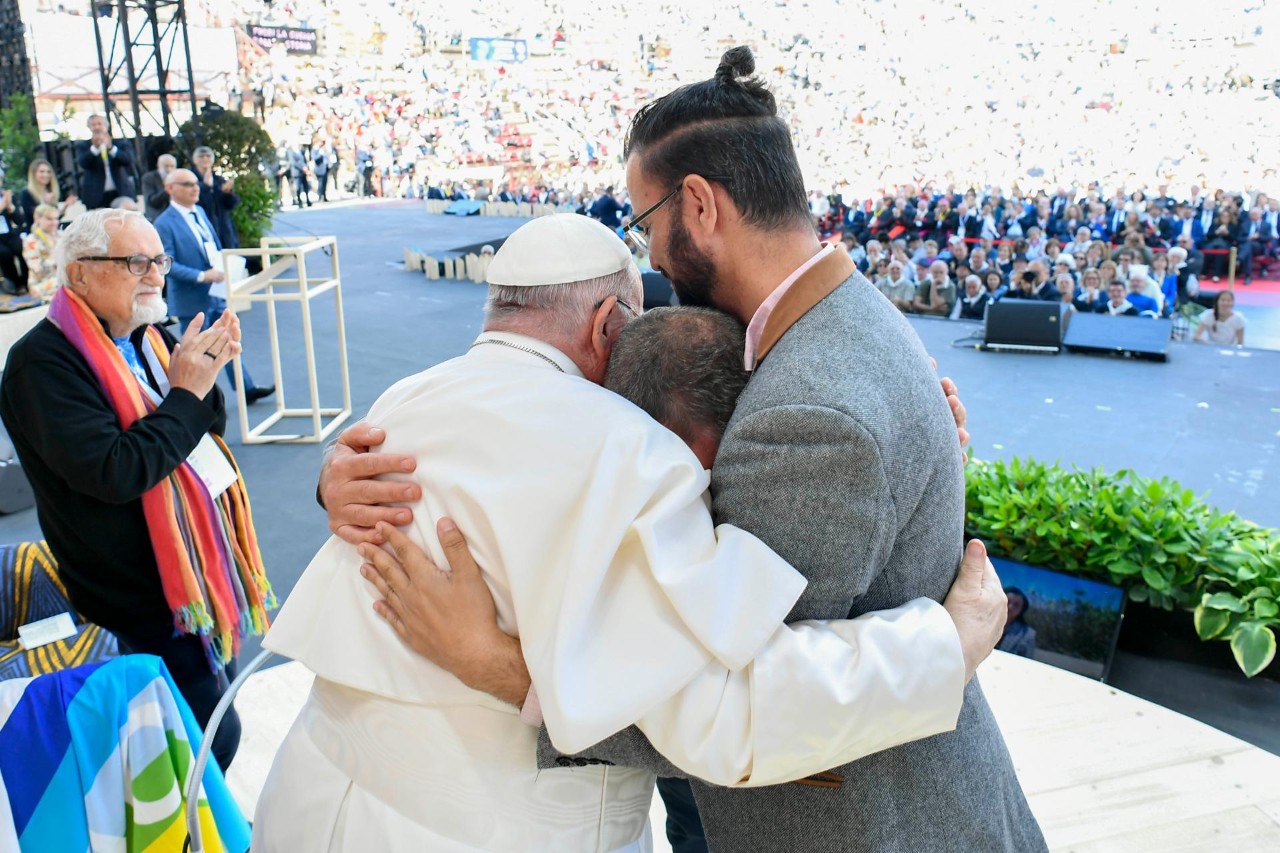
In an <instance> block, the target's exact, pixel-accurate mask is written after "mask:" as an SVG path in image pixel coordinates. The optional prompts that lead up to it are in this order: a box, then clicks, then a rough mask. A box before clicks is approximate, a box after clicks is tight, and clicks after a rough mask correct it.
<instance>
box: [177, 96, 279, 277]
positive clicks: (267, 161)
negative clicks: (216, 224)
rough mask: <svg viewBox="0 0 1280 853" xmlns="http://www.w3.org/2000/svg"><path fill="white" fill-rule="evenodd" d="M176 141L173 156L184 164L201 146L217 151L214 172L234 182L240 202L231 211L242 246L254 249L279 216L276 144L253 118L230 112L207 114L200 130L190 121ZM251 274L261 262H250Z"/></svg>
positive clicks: (200, 124) (252, 260)
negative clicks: (275, 183) (273, 171)
mask: <svg viewBox="0 0 1280 853" xmlns="http://www.w3.org/2000/svg"><path fill="white" fill-rule="evenodd" d="M178 134H179V135H178V136H177V137H176V138H175V139H174V141H173V147H174V153H175V154H177V155H178V156H179V157H180V158H182V159H183V160H184V161H185V162H190V161H191V152H192V151H194V150H195V149H196V148H198V147H199V146H201V145H208V146H209V147H210V148H212V149H213V151H214V157H215V159H214V164H213V168H214V171H215V172H217V173H218V174H221V175H226V176H227V177H230V178H235V191H236V194H237V195H238V196H240V203H239V204H238V205H236V206H235V208H233V209H232V211H231V222H232V224H234V225H235V228H236V235H237V236H238V237H239V238H240V245H241V246H244V247H246V248H256V247H257V246H258V245H259V243H260V241H261V240H262V237H263V235H264V234H266V232H267V229H268V228H270V227H271V220H272V217H273V216H274V215H275V212H276V193H275V187H274V183H273V181H272V180H271V177H270V175H271V173H272V170H273V169H274V166H275V161H276V147H275V143H273V142H272V141H271V137H270V136H269V135H268V134H267V132H266V131H265V130H263V129H262V127H261V126H260V125H259V124H258V123H257V122H256V121H254V120H253V119H251V118H249V117H247V116H242V115H240V114H239V113H236V112H228V111H226V110H220V109H219V110H205V111H204V112H203V113H201V115H200V123H199V127H198V129H197V128H196V127H193V125H192V123H191V122H190V121H187V122H185V123H184V124H183V125H182V127H181V128H179V129H178ZM248 260H249V261H250V271H253V267H254V266H255V265H257V266H259V267H260V265H261V261H260V259H259V258H249V259H248Z"/></svg>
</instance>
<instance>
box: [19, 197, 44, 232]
mask: <svg viewBox="0 0 1280 853" xmlns="http://www.w3.org/2000/svg"><path fill="white" fill-rule="evenodd" d="M13 206H14V207H16V208H17V210H18V218H19V220H20V222H19V223H18V225H19V228H18V230H20V231H24V232H25V231H30V230H31V226H32V224H34V223H35V221H36V208H37V207H39V206H40V202H39V201H38V200H37V199H36V197H35V196H34V195H33V194H32V192H31V188H30V187H23V188H22V192H20V193H18V194H17V195H16V196H14V200H13Z"/></svg>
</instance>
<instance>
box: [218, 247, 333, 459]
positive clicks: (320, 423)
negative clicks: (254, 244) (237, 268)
mask: <svg viewBox="0 0 1280 853" xmlns="http://www.w3.org/2000/svg"><path fill="white" fill-rule="evenodd" d="M318 252H323V253H324V254H325V255H327V256H328V258H329V264H328V267H329V274H328V275H327V276H322V277H311V276H309V275H308V274H307V258H308V257H309V256H310V257H314V256H315V255H316V253H318ZM233 255H238V256H241V257H246V258H247V257H259V258H262V265H263V269H262V272H260V273H256V274H255V275H252V276H249V277H248V278H244V279H241V280H240V281H238V282H235V283H234V284H232V285H231V286H230V288H229V289H228V299H227V304H228V305H229V306H230V307H231V308H232V310H235V309H236V308H237V307H244V306H251V305H253V304H254V303H258V302H263V303H266V306H267V330H268V334H269V336H270V343H271V367H272V371H273V374H274V377H275V386H276V393H275V402H276V408H275V411H274V412H273V413H272V414H270V415H269V416H267V417H266V418H264V419H263V420H262V421H260V422H259V423H258V424H257V425H256V426H252V427H251V426H249V411H248V407H247V405H246V403H245V397H244V368H243V367H242V366H241V363H240V358H239V357H237V358H236V359H234V360H233V362H232V363H233V364H234V365H235V376H236V398H237V400H239V403H240V407H239V408H240V443H241V444H267V443H270V442H292V443H307V442H310V443H315V442H320V441H324V440H325V439H326V438H327V437H328V436H329V434H330V433H332V432H333V431H334V430H335V429H337V428H338V427H339V426H340V425H341V424H342V422H343V421H345V420H346V419H347V418H348V417H350V416H351V379H350V376H349V374H348V371H347V333H346V327H345V324H344V321H343V315H342V277H341V275H340V274H339V271H338V241H337V238H335V237H304V238H297V237H264V238H263V239H262V244H261V248H258V249H227V250H225V251H224V252H223V256H224V258H226V257H229V256H233ZM223 263H224V267H225V266H226V265H227V262H226V261H225V260H224V262H223ZM290 276H292V277H290ZM228 280H230V279H228ZM330 292H332V293H333V303H334V309H335V311H336V312H337V328H336V330H335V332H336V334H335V338H336V341H335V343H336V344H337V348H338V370H339V372H340V373H341V380H342V405H341V406H338V407H323V406H321V405H320V387H319V381H318V376H317V373H316V349H315V336H314V333H313V331H312V323H311V309H312V305H311V303H312V301H313V300H315V299H316V298H317V297H319V296H323V295H325V294H327V293H330ZM278 302H297V303H299V304H300V306H301V308H302V343H303V352H304V354H305V355H306V362H307V398H308V402H309V403H310V405H309V406H307V407H306V408H289V406H288V405H287V403H286V401H285V398H286V390H285V383H284V372H283V370H282V368H281V363H280V328H279V324H278V322H277V318H276V303H278ZM286 418H307V419H309V420H310V421H311V431H310V432H305V433H304V432H297V433H274V432H270V430H271V429H272V428H273V427H275V426H276V425H277V424H279V423H280V422H281V421H283V420H284V419H286ZM326 421H327V422H326Z"/></svg>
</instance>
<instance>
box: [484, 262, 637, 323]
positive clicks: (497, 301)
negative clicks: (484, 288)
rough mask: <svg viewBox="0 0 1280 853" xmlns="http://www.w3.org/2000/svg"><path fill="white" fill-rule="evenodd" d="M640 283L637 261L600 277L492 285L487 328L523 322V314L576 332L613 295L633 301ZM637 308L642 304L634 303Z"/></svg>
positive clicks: (486, 303)
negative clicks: (518, 285)
mask: <svg viewBox="0 0 1280 853" xmlns="http://www.w3.org/2000/svg"><path fill="white" fill-rule="evenodd" d="M639 286H640V271H639V270H637V269H636V267H635V265H634V264H627V265H626V266H625V267H623V268H622V269H620V270H618V271H617V272H615V273H610V274H609V275H604V276H600V277H598V278H588V279H584V280H582V281H574V282H569V283H568V284H546V285H542V286H541V287H511V286H509V285H501V284H491V285H489V296H488V298H487V299H486V300H485V303H484V319H485V328H489V325H490V324H491V323H492V324H495V326H498V325H507V321H514V322H516V323H519V322H520V321H521V319H522V318H528V319H534V318H536V319H537V321H538V324H539V328H540V329H541V330H545V331H552V332H558V333H560V334H565V335H572V334H574V333H575V332H576V331H577V330H578V329H580V328H582V325H583V324H584V323H586V322H587V319H588V318H589V317H590V316H591V313H592V312H593V311H595V310H596V309H597V308H599V307H600V303H602V302H604V300H606V299H608V298H609V297H610V296H616V297H618V299H619V300H622V301H626V302H629V301H630V300H632V299H634V298H635V291H636V289H637V288H638V287H639ZM633 307H635V308H636V309H637V310H638V309H639V306H638V305H637V306H633Z"/></svg>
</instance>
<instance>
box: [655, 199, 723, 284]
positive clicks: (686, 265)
mask: <svg viewBox="0 0 1280 853" xmlns="http://www.w3.org/2000/svg"><path fill="white" fill-rule="evenodd" d="M673 213H675V212H673ZM672 219H673V220H674V222H673V225H672V227H671V237H670V239H669V240H668V243H669V245H668V248H667V253H668V255H669V257H670V260H669V261H668V262H667V270H666V272H667V275H668V277H670V279H671V287H672V288H673V289H674V290H675V292H676V296H677V297H678V298H679V299H680V304H681V305H690V306H696V307H699V308H715V307H717V306H716V304H715V298H714V297H715V289H716V267H715V264H714V263H712V261H711V259H710V258H709V257H707V256H706V255H705V254H703V253H702V252H701V251H700V250H699V249H698V247H697V246H695V245H693V239H692V238H691V237H690V236H689V230H688V229H687V228H685V227H684V223H683V222H682V221H681V220H680V218H679V216H678V213H677V214H676V215H673V216H672Z"/></svg>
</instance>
